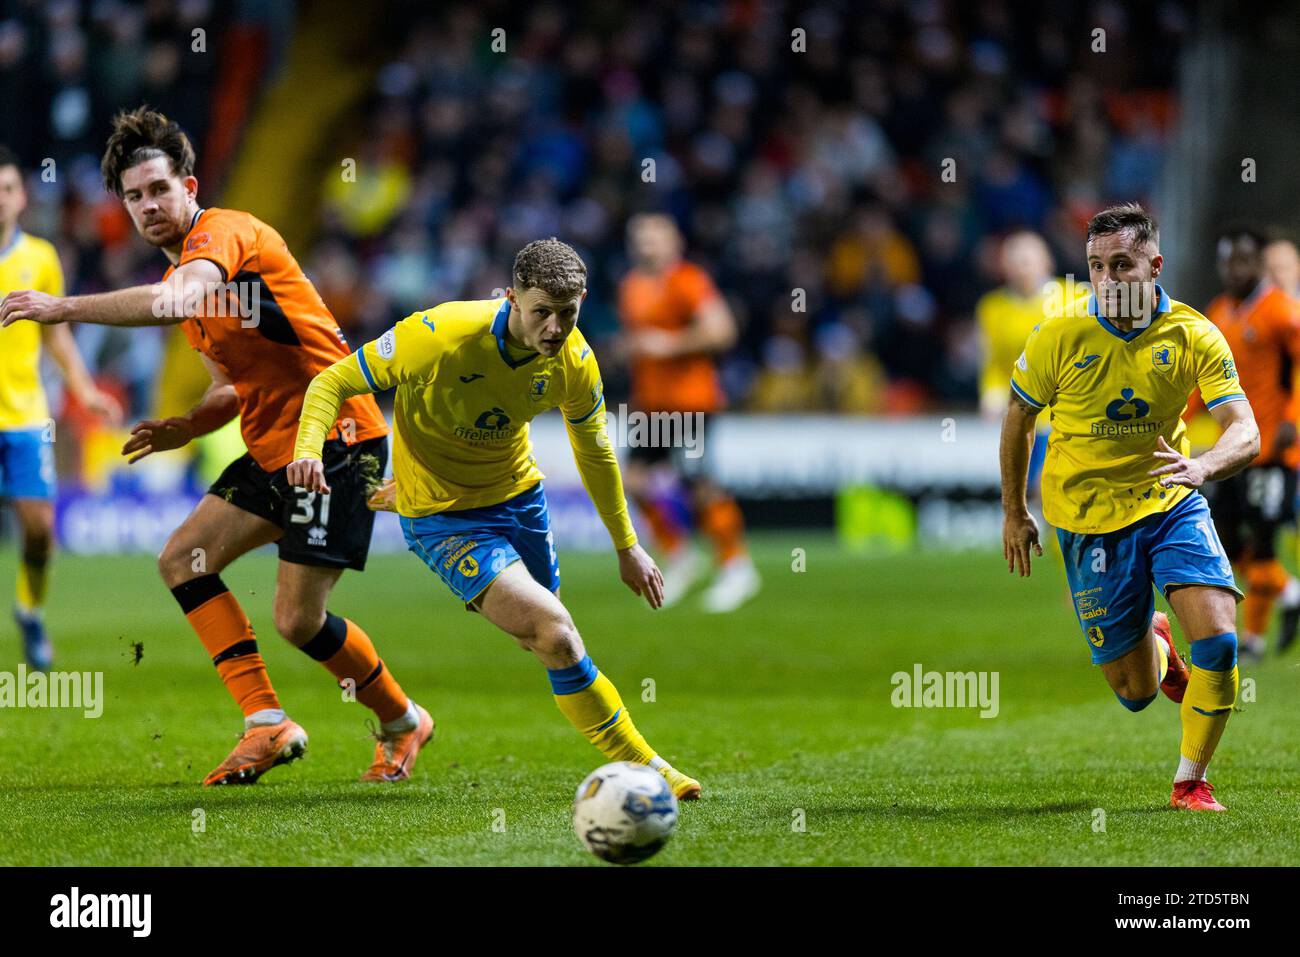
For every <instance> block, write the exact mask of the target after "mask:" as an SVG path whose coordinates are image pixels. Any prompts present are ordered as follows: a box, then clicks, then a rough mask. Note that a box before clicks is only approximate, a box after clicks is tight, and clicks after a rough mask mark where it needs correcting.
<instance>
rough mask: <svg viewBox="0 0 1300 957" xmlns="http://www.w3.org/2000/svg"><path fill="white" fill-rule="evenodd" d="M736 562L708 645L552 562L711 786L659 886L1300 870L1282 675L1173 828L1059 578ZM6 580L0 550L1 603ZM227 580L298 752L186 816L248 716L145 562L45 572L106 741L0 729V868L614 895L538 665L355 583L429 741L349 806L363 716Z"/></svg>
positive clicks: (1047, 569)
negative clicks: (668, 877)
mask: <svg viewBox="0 0 1300 957" xmlns="http://www.w3.org/2000/svg"><path fill="white" fill-rule="evenodd" d="M794 548H803V549H805V550H806V556H807V558H806V563H807V564H806V570H805V571H802V572H796V571H793V570H792V568H791V550H792V549H794ZM755 552H756V557H757V559H758V562H759V565H760V567H761V569H762V572H763V574H764V577H765V587H764V590H763V592H762V594H761V595H760V596H759V598H758V599H757V600H755V601H754V602H753V603H752V604H750V605H749V606H748V607H746V608H745V609H743V610H742V611H740V612H738V613H735V614H732V615H729V616H725V617H711V616H707V615H705V614H703V613H702V612H700V611H698V610H697V609H696V607H694V605H693V604H692V603H690V602H688V603H687V604H685V605H683V606H680V607H678V608H674V609H671V610H668V611H664V612H658V613H653V612H651V611H649V610H648V609H647V608H645V607H644V605H642V604H639V602H638V601H637V600H636V599H635V598H633V596H632V595H631V594H630V593H629V592H627V591H626V589H625V588H624V586H623V585H622V584H621V583H620V582H619V581H618V578H617V574H616V566H615V562H614V559H613V556H612V555H610V554H606V555H577V554H568V555H563V556H562V562H563V570H564V597H565V600H566V602H567V603H568V605H569V607H570V608H571V609H572V611H573V613H574V617H575V619H576V621H577V623H578V627H579V630H580V631H581V632H582V634H583V636H584V638H585V640H586V642H587V645H588V648H589V650H590V651H591V654H592V657H593V658H594V659H595V661H596V663H597V664H598V665H600V666H601V668H602V669H603V670H604V671H605V672H606V673H607V674H608V675H609V676H610V677H611V678H612V679H613V681H614V682H615V683H616V684H617V685H618V687H619V688H620V690H621V692H622V694H623V697H624V699H625V700H626V701H627V702H628V704H629V705H630V707H631V709H632V714H633V716H634V717H635V719H636V721H637V723H638V725H639V727H640V728H641V730H642V731H643V732H644V733H645V735H646V737H647V738H648V739H649V741H650V742H651V744H652V745H653V746H654V747H656V748H657V749H659V750H660V752H661V753H662V754H664V755H665V756H666V757H667V758H668V759H669V760H671V761H673V762H674V763H675V764H677V765H678V766H679V767H681V768H682V769H683V770H685V771H687V772H688V773H690V774H693V775H695V776H696V777H698V778H700V780H701V781H702V782H703V784H704V788H705V798H704V800H703V801H700V802H698V803H696V804H693V805H688V806H685V807H684V808H683V814H682V818H681V822H680V825H679V827H678V831H677V834H676V836H675V837H674V838H673V840H672V841H671V842H670V843H669V845H668V846H667V848H665V850H664V851H663V852H662V853H661V854H660V855H659V856H658V857H657V858H655V859H654V860H653V861H652V862H651V863H650V866H657V865H792V864H836V865H844V864H868V865H871V864H921V865H926V864H969V865H980V864H991V865H1008V864H1019V865H1065V864H1071V865H1101V864H1112V865H1114V864H1118V865H1127V864H1143V865H1162V864H1171V865H1193V864H1195V865H1219V864H1230V865H1233V864H1240V865H1245V864H1252V865H1264V864H1295V863H1297V862H1298V861H1300V827H1298V826H1297V823H1296V822H1297V818H1298V817H1300V798H1298V797H1297V793H1296V787H1295V786H1296V774H1295V769H1296V768H1297V767H1300V733H1298V732H1300V708H1297V706H1296V703H1297V701H1300V655H1297V654H1294V653H1293V654H1292V655H1291V656H1290V657H1289V658H1285V659H1280V660H1279V659H1270V660H1268V661H1266V662H1265V663H1264V664H1262V665H1258V666H1246V667H1244V668H1243V676H1244V677H1246V678H1250V679H1253V681H1254V689H1253V693H1254V699H1255V700H1254V701H1253V702H1247V703H1243V704H1242V705H1240V711H1239V712H1238V713H1237V714H1235V715H1234V716H1233V718H1232V720H1231V722H1230V723H1229V725H1228V729H1227V732H1226V734H1225V737H1224V741H1223V744H1222V746H1221V748H1220V752H1219V756H1218V757H1217V758H1216V760H1215V763H1214V765H1213V766H1212V769H1211V770H1212V774H1211V778H1212V780H1213V781H1214V782H1215V784H1216V785H1217V787H1218V791H1217V795H1218V796H1219V797H1221V799H1222V800H1223V801H1224V803H1225V804H1227V805H1228V806H1229V807H1230V808H1231V811H1230V813H1228V814H1224V815H1192V814H1188V813H1186V812H1181V813H1180V812H1176V811H1171V810H1169V809H1168V808H1167V807H1166V802H1167V800H1168V796H1169V785H1170V779H1171V774H1172V771H1173V768H1174V765H1175V763H1176V760H1177V746H1178V736H1179V724H1178V715H1177V709H1176V707H1175V706H1174V705H1173V704H1172V703H1170V702H1169V701H1167V700H1166V699H1164V698H1163V697H1161V698H1159V699H1158V700H1157V701H1156V702H1155V703H1154V704H1153V705H1152V706H1151V707H1150V708H1149V709H1147V711H1145V712H1143V713H1141V714H1137V715H1133V714H1130V713H1129V712H1127V711H1125V710H1123V709H1122V708H1121V707H1119V705H1118V704H1117V703H1116V702H1115V699H1114V696H1113V695H1112V694H1111V693H1110V691H1109V690H1108V689H1107V688H1106V686H1105V684H1104V682H1103V681H1102V679H1101V676H1100V674H1098V673H1097V671H1096V669H1094V668H1093V667H1091V665H1090V664H1089V662H1088V657H1087V653H1086V649H1085V646H1084V642H1083V639H1082V638H1081V636H1080V635H1079V632H1078V629H1077V626H1076V624H1075V621H1074V618H1073V615H1072V613H1071V610H1070V607H1069V605H1068V604H1067V598H1066V594H1065V589H1064V586H1063V584H1062V581H1063V577H1062V574H1061V571H1060V568H1059V564H1053V563H1051V562H1048V561H1044V562H1042V563H1040V565H1039V569H1038V572H1037V573H1036V574H1035V575H1034V577H1033V578H1032V579H1031V580H1030V581H1028V582H1025V581H1020V580H1018V579H1013V578H1011V577H1010V576H1008V575H1007V574H1006V571H1005V568H1004V567H1003V566H1002V565H1001V561H1000V558H999V557H998V556H996V555H993V554H985V553H974V554H970V553H968V554H937V553H927V552H920V553H915V554H907V555H900V556H879V557H864V556H854V555H850V554H847V553H845V552H843V551H841V550H840V549H839V548H838V546H837V545H836V544H835V543H834V542H833V541H832V540H831V539H829V538H827V537H824V536H820V537H819V536H814V535H807V536H799V535H793V536H782V537H763V538H760V539H759V540H758V541H757V543H756V545H755ZM13 568H14V558H13V555H12V543H9V545H8V546H7V547H6V548H5V554H4V556H3V558H2V559H0V582H4V583H7V582H9V581H11V580H12V573H13ZM224 577H225V579H226V581H227V582H228V584H229V585H230V587H231V589H232V591H234V592H235V594H236V595H237V596H238V597H239V598H240V600H241V601H242V602H243V603H244V605H245V608H246V610H247V611H248V613H249V615H250V617H251V618H252V619H253V623H254V626H255V627H256V628H257V630H258V631H259V633H260V634H261V636H262V638H261V645H262V650H263V653H264V655H265V657H266V659H267V661H268V664H269V666H270V669H271V676H272V678H273V680H274V681H275V684H276V686H277V689H278V691H279V693H280V697H281V700H282V702H283V703H284V705H285V707H286V708H287V709H288V710H289V712H290V714H292V715H293V717H294V718H295V719H296V720H297V721H299V722H300V723H301V724H302V725H303V726H304V727H305V728H306V729H307V731H308V733H309V734H310V736H311V745H310V748H309V750H308V753H307V756H306V758H305V759H304V760H303V761H300V762H298V763H296V764H294V765H291V766H289V767H287V768H277V769H275V770H273V771H272V772H270V773H269V774H268V775H267V776H266V777H264V778H263V779H262V781H261V782H260V783H259V784H257V785H256V786H253V787H239V788H226V789H210V790H204V789H202V788H200V787H199V786H198V783H197V782H199V781H200V780H201V779H202V777H203V775H204V774H205V773H206V772H207V771H208V770H209V769H210V767H212V766H213V765H215V764H216V763H217V762H218V761H219V760H220V759H221V758H222V757H224V756H225V753H226V751H227V750H228V748H229V747H230V746H231V745H232V744H233V743H234V739H235V736H236V734H237V733H238V730H239V728H240V722H239V716H238V713H237V712H236V711H235V709H234V706H233V704H232V703H231V702H230V700H229V699H228V697H227V696H226V693H225V691H224V690H223V688H222V687H221V684H220V682H219V681H218V679H217V677H216V675H215V674H214V672H213V669H212V667H211V665H209V664H208V663H207V661H206V660H205V658H204V655H203V652H202V650H201V648H200V645H199V643H198V641H197V639H196V638H195V637H194V636H193V634H192V633H191V632H190V630H189V628H188V626H187V625H186V623H185V621H184V620H183V618H182V617H181V615H180V613H179V611H178V609H177V608H176V606H175V604H174V602H173V601H172V599H171V597H170V596H169V595H168V594H167V591H166V590H165V588H164V587H163V586H162V584H161V582H160V581H159V580H158V578H157V575H156V573H155V571H154V568H153V564H152V562H151V561H150V560H149V559H148V558H144V557H139V558H135V557H132V558H111V559H109V558H104V559H95V558H85V557H70V556H62V557H60V558H59V559H58V561H57V564H56V565H55V570H54V585H53V597H52V603H51V607H50V609H49V612H48V620H49V623H50V626H51V629H52V633H53V634H54V636H55V640H56V648H57V653H58V658H57V662H56V667H59V668H62V669H68V670H98V671H102V672H104V697H105V699H106V700H105V710H104V714H103V716H102V717H100V718H98V719H96V720H88V719H85V718H84V717H82V716H81V715H80V713H79V712H68V711H50V710H45V711H37V710H22V711H19V710H9V709H5V710H0V806H2V807H3V811H2V812H0V819H2V820H3V821H4V830H5V840H4V841H0V864H7V865H8V864H50V865H56V864H57V865H124V864H139V865H192V864H193V865H255V864H272V865H299V864H322V865H323V864H361V865H366V864H408V865H409V864H413V865H421V864H471V865H553V864H560V865H590V866H605V865H602V864H600V863H599V862H597V861H596V860H595V859H594V858H592V857H590V856H589V855H588V854H587V853H586V852H585V851H584V850H583V849H582V848H581V846H580V845H579V844H578V841H577V839H576V838H575V837H574V835H573V833H572V830H571V826H570V802H571V800H572V796H573V791H574V789H575V787H576V786H577V784H578V782H579V781H580V780H581V779H582V778H583V776H584V775H585V774H586V773H587V772H588V771H590V770H591V769H592V768H594V767H596V766H597V765H599V764H601V763H603V759H602V758H601V756H600V755H599V754H598V753H597V752H596V751H595V749H593V748H592V747H591V746H590V745H588V744H587V743H586V742H585V741H583V740H582V739H581V738H580V737H579V736H578V735H577V734H576V732H574V731H573V730H572V729H571V728H570V727H569V725H568V724H567V723H566V722H565V721H564V719H563V718H562V717H561V715H560V714H559V712H558V711H557V709H556V708H555V705H554V703H553V702H552V700H551V697H550V693H549V688H548V685H547V682H546V678H545V675H544V674H543V672H542V670H541V668H540V666H539V665H538V664H537V663H536V662H535V661H534V660H533V659H532V657H531V656H529V655H527V654H525V653H523V652H521V651H520V650H518V649H517V648H516V646H515V645H514V643H513V642H512V641H511V640H510V639H509V638H507V637H505V636H504V635H501V634H499V633H497V632H495V631H494V630H493V629H492V628H491V627H490V626H489V625H488V624H487V623H486V622H483V621H482V620H480V619H478V618H477V617H476V616H473V615H469V614H467V613H465V612H463V611H462V610H461V609H460V607H459V606H458V604H457V603H456V601H455V600H454V599H453V598H452V597H451V596H450V595H449V594H448V593H447V592H446V591H445V589H443V588H442V586H441V584H440V583H439V582H438V581H436V579H435V578H434V576H433V575H432V574H430V573H429V572H428V571H427V570H426V569H425V568H424V566H423V565H421V564H420V563H419V562H418V561H416V560H415V559H414V558H412V557H410V556H391V557H388V556H386V557H380V558H376V559H373V560H372V563H371V567H370V570H368V571H367V572H365V573H364V574H356V573H348V574H346V575H345V576H344V578H343V581H342V582H341V584H340V586H339V588H338V590H337V592H336V594H335V598H334V600H333V601H332V603H331V607H332V608H333V609H334V610H335V611H337V612H339V613H342V614H346V615H349V616H351V617H354V618H356V620H357V621H359V622H360V623H362V625H363V626H364V627H365V628H366V629H367V630H368V631H369V632H370V634H371V635H372V636H373V637H374V638H375V640H376V642H377V644H378V646H379V648H380V652H381V654H383V656H384V657H385V659H386V660H387V662H388V664H389V666H390V667H391V668H392V670H393V671H394V673H395V674H396V675H397V676H398V678H399V680H400V681H401V682H402V683H403V685H404V686H405V688H406V689H407V691H408V692H410V693H411V694H412V695H413V696H414V697H416V699H417V700H419V701H420V702H421V703H423V704H424V705H425V706H427V707H428V708H429V709H430V711H431V712H432V713H433V714H434V715H435V717H436V718H437V720H438V726H439V732H438V736H437V738H436V740H435V743H434V744H433V745H432V746H431V747H430V748H428V749H426V750H425V751H424V753H423V755H422V757H421V759H420V762H419V764H418V765H417V767H416V771H415V775H414V778H413V780H412V781H410V782H407V783H406V784H403V785H396V786H376V785H363V784H360V783H358V782H357V781H356V777H357V775H358V774H359V773H360V772H361V771H362V770H363V769H364V768H365V766H366V765H367V763H368V761H369V759H370V754H371V743H370V740H369V739H368V737H367V732H366V727H365V718H366V717H367V715H368V712H366V711H365V710H364V709H363V708H362V706H361V705H358V704H355V703H353V704H348V703H344V702H343V700H342V696H341V694H340V692H339V690H338V689H337V688H336V687H335V686H334V684H333V683H332V680H331V679H330V677H329V675H328V674H327V673H326V672H325V671H324V669H322V668H321V667H320V666H319V665H317V664H316V663H315V662H312V661H310V660H309V659H307V658H306V657H305V656H303V655H302V654H301V653H299V652H297V651H296V650H294V649H292V648H291V647H289V646H288V645H287V644H286V643H284V642H283V641H282V640H280V639H279V638H278V637H277V636H276V635H275V633H274V631H273V628H272V626H271V621H270V605H271V590H272V585H273V581H274V556H273V555H272V554H269V553H262V554H257V555H253V556H250V557H248V558H245V559H244V560H242V561H240V562H239V563H237V564H236V565H235V566H234V567H233V568H232V569H229V570H227V572H226V574H225V576H224ZM3 587H5V588H7V587H9V586H8V585H7V584H5V585H3ZM0 633H3V635H4V639H3V641H0V649H2V656H0V671H3V670H9V671H12V670H14V669H16V666H17V662H18V647H19V645H18V639H17V636H16V634H15V633H14V631H13V628H12V626H9V627H8V628H5V629H3V630H2V632H0ZM133 642H139V643H140V644H141V645H142V646H143V647H142V653H143V656H142V658H141V660H140V661H139V662H138V663H136V662H135V660H134V654H133V651H132V643H133ZM1183 647H1185V645H1184V646H1183ZM1293 651H1300V649H1294V650H1293ZM917 663H919V664H921V665H922V666H923V668H924V669H926V670H937V671H968V670H973V671H996V672H998V674H999V679H1000V684H999V692H1000V710H999V713H998V715H997V716H996V717H994V718H980V717H979V716H978V714H977V712H976V711H974V710H953V709H947V710H943V709H896V708H894V707H893V706H892V705H891V702H890V696H891V693H892V691H893V687H892V685H891V683H890V676H891V675H892V674H893V673H894V672H897V671H906V672H909V673H910V672H911V670H912V668H913V666H914V665H915V664H917ZM647 679H648V680H650V681H652V682H653V691H654V701H653V702H645V701H642V695H643V688H645V687H648V686H647V685H646V682H647ZM196 809H200V810H201V811H202V812H203V814H202V816H203V819H204V825H205V826H204V829H203V830H202V831H200V832H196V831H195V829H194V822H195V820H196V814H195V811H196ZM1099 811H1100V812H1104V830H1100V829H1099V828H1098V825H1099V824H1100V823H1101V822H1102V817H1101V815H1100V814H1099ZM800 824H802V827H800Z"/></svg>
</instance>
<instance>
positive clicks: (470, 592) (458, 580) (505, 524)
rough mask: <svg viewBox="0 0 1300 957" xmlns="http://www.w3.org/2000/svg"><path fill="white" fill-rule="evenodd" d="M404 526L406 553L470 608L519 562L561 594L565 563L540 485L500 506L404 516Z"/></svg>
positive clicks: (539, 580)
mask: <svg viewBox="0 0 1300 957" xmlns="http://www.w3.org/2000/svg"><path fill="white" fill-rule="evenodd" d="M401 523H402V532H403V533H404V534H405V535H406V545H407V547H408V548H410V550H411V551H413V552H415V554H417V555H419V556H420V558H421V559H423V560H424V563H425V564H426V565H428V566H429V567H430V568H432V569H433V570H434V571H435V572H437V573H438V577H439V578H441V579H442V580H443V581H444V582H446V583H447V587H448V588H450V589H451V590H452V591H453V592H454V593H455V594H456V596H457V597H459V598H460V600H461V601H463V602H465V603H466V604H469V603H471V602H473V601H474V599H475V598H477V597H478V596H479V595H481V594H482V593H483V590H484V589H485V588H487V586H488V585H490V584H492V582H493V581H495V580H496V577H497V576H498V575H500V574H501V572H502V571H503V570H504V569H505V568H506V566H508V565H511V564H513V563H514V562H517V561H520V560H522V561H523V563H524V567H526V568H527V569H528V572H529V574H531V575H532V576H533V578H535V579H536V580H537V581H538V582H540V583H541V584H542V585H543V586H544V587H545V588H547V589H549V590H550V591H553V592H556V591H559V590H560V560H559V557H558V556H557V555H556V554H555V539H554V538H552V537H551V515H550V512H548V511H547V509H546V495H545V493H544V492H543V491H542V483H540V482H538V483H537V484H536V485H534V486H533V487H532V488H530V489H529V490H528V491H526V492H520V493H519V494H518V495H516V496H515V497H514V498H511V499H507V500H506V501H504V502H501V503H500V504H499V505H485V506H483V507H482V508H467V509H461V510H460V511H455V512H439V513H438V514H436V515H425V516H423V517H421V518H407V517H406V516H405V515H403V516H401Z"/></svg>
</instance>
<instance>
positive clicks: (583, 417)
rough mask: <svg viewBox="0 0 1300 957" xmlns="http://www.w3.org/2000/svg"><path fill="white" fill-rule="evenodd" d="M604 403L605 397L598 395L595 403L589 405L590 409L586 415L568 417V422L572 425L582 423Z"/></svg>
mask: <svg viewBox="0 0 1300 957" xmlns="http://www.w3.org/2000/svg"><path fill="white" fill-rule="evenodd" d="M604 404H605V397H604V396H603V395H602V396H601V397H600V401H599V402H597V403H596V404H595V405H593V406H592V407H591V411H590V412H588V413H587V414H586V415H584V416H581V417H579V418H576V419H569V422H570V423H571V424H572V425H582V423H584V422H586V421H587V420H588V419H590V418H591V417H592V416H593V415H595V414H596V413H597V412H598V411H599V410H600V407H601V406H602V405H604Z"/></svg>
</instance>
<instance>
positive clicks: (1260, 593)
mask: <svg viewBox="0 0 1300 957" xmlns="http://www.w3.org/2000/svg"><path fill="white" fill-rule="evenodd" d="M1286 579H1287V574H1286V569H1285V568H1283V567H1282V563H1281V562H1280V561H1278V560H1277V559H1276V558H1271V559H1268V560H1266V561H1252V562H1250V563H1249V564H1248V565H1247V566H1246V600H1245V602H1244V603H1243V604H1244V606H1245V607H1244V608H1243V617H1244V618H1245V625H1246V631H1248V632H1250V633H1251V634H1253V635H1260V634H1263V633H1264V629H1265V628H1267V627H1268V616H1269V615H1270V614H1272V612H1273V602H1274V600H1275V599H1276V598H1277V596H1278V595H1280V594H1282V589H1283V588H1285V587H1286Z"/></svg>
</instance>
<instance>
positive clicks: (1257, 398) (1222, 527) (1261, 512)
mask: <svg viewBox="0 0 1300 957" xmlns="http://www.w3.org/2000/svg"><path fill="white" fill-rule="evenodd" d="M1264 247H1265V240H1264V237H1263V236H1262V235H1261V234H1260V233H1258V232H1256V231H1255V230H1253V229H1249V228H1240V229H1229V230H1225V231H1224V232H1223V233H1222V234H1221V235H1220V237H1219V244H1218V267H1219V276H1220V278H1221V279H1222V281H1223V286H1224V292H1223V293H1222V294H1221V295H1219V296H1218V297H1216V298H1215V299H1214V301H1213V302H1211V303H1210V305H1209V308H1208V309H1207V310H1206V313H1205V314H1206V316H1207V317H1208V318H1209V319H1210V321H1211V322H1213V323H1214V324H1215V325H1216V326H1218V327H1219V330H1220V331H1221V332H1222V333H1223V337H1224V338H1225V339H1226V340H1227V342H1228V346H1229V348H1230V349H1231V351H1232V355H1233V357H1234V358H1235V359H1236V363H1237V373H1238V375H1239V376H1240V378H1241V386H1242V389H1243V390H1244V391H1245V393H1246V394H1247V395H1248V396H1250V403H1251V406H1252V407H1253V408H1254V410H1255V419H1256V421H1257V422H1258V423H1259V432H1260V453H1259V457H1258V458H1257V459H1256V460H1255V461H1254V462H1252V463H1251V465H1250V467H1249V468H1247V469H1245V470H1244V471H1242V472H1239V473H1238V474H1236V475H1234V476H1232V477H1231V478H1227V479H1224V480H1223V481H1221V482H1218V483H1216V485H1215V486H1214V488H1213V489H1212V490H1211V505H1212V508H1213V513H1214V524H1215V526H1216V528H1217V529H1218V532H1219V538H1220V539H1221V540H1222V542H1223V547H1224V550H1225V551H1226V552H1227V554H1228V557H1229V558H1230V559H1231V560H1232V564H1233V566H1234V567H1235V568H1236V570H1237V574H1238V576H1239V577H1242V578H1245V580H1246V600H1245V602H1244V603H1243V605H1242V613H1243V617H1244V619H1245V620H1244V622H1243V627H1242V629H1241V633H1240V648H1241V651H1242V653H1243V654H1245V655H1251V656H1255V657H1258V656H1259V655H1261V654H1263V651H1264V637H1263V633H1264V630H1265V628H1267V627H1268V620H1269V615H1270V614H1271V613H1272V610H1273V603H1274V601H1275V600H1277V599H1278V598H1279V597H1281V596H1283V595H1284V594H1285V593H1287V592H1295V590H1296V589H1297V585H1296V583H1295V581H1294V580H1293V579H1292V578H1291V577H1290V576H1289V575H1288V574H1287V572H1286V570H1285V569H1284V568H1283V567H1282V563H1281V562H1280V561H1278V558H1277V533H1278V531H1279V530H1280V529H1281V528H1282V527H1283V526H1284V525H1286V524H1288V523H1290V522H1291V521H1292V520H1293V518H1294V514H1295V509H1294V503H1295V496H1296V465H1297V463H1298V462H1300V447H1298V446H1297V444H1296V416H1295V395H1294V389H1293V381H1294V371H1295V368H1296V362H1297V360H1298V359H1300V315H1298V314H1297V310H1296V303H1295V301H1294V300H1292V299H1291V297H1290V296H1288V295H1287V294H1286V293H1285V292H1283V291H1282V290H1281V289H1279V288H1278V287H1277V286H1274V285H1272V284H1271V283H1270V282H1268V280H1267V278H1266V276H1265V270H1264ZM1287 597H1290V596H1287Z"/></svg>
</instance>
